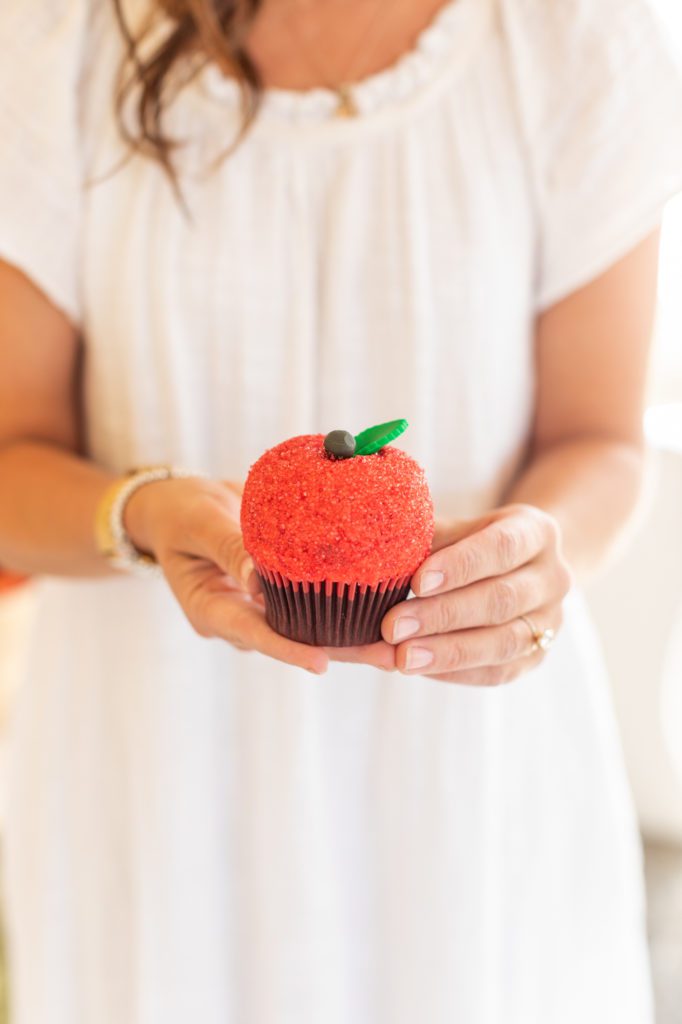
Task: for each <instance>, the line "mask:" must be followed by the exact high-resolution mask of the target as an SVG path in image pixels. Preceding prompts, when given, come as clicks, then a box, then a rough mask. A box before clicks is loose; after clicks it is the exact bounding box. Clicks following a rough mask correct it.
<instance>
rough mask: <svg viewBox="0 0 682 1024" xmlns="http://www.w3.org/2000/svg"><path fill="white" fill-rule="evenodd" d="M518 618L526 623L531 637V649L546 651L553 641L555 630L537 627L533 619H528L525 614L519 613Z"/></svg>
mask: <svg viewBox="0 0 682 1024" xmlns="http://www.w3.org/2000/svg"><path fill="white" fill-rule="evenodd" d="M519 618H520V619H521V620H522V621H523V622H525V623H526V625H527V626H528V628H529V630H530V635H531V637H532V638H533V646H532V647H531V651H548V650H549V649H550V647H551V646H552V644H553V642H554V637H555V636H556V630H554V629H538V628H537V626H536V625H535V623H534V622H533V620H532V619H529V618H528V616H527V615H519Z"/></svg>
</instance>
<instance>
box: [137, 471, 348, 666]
mask: <svg viewBox="0 0 682 1024" xmlns="http://www.w3.org/2000/svg"><path fill="white" fill-rule="evenodd" d="M240 503H241V488H240V487H239V485H238V484H234V483H230V482H225V483H221V482H217V481H211V480H205V479H203V478H199V477H184V478H178V479H171V480H159V481H156V482H154V483H148V484H145V485H144V486H143V487H140V488H139V489H138V490H137V491H135V493H134V494H133V495H132V497H131V498H130V500H129V501H128V504H127V505H126V509H125V519H124V521H125V527H126V530H127V532H128V534H129V536H130V538H131V540H132V542H133V543H134V544H135V546H136V547H138V548H139V549H140V550H142V551H148V552H150V553H151V554H153V555H154V557H155V558H156V559H157V560H158V562H159V564H160V565H161V568H162V569H163V571H164V574H165V576H166V579H167V580H168V583H169V585H170V587H171V589H172V591H173V593H174V594H175V596H176V598H177V600H178V601H179V603H180V606H181V608H182V610H183V611H184V613H185V615H186V616H187V618H188V620H189V622H190V624H191V625H192V627H193V628H194V629H195V631H196V632H197V633H198V634H199V635H200V636H203V637H218V638H220V639H222V640H226V641H227V642H228V643H230V644H232V646H233V647H236V648H238V649H239V650H242V651H259V652H260V653H261V654H266V655H268V656H269V657H271V658H276V659H277V660H278V661H284V662H287V663H288V664H290V665H298V666H299V667H300V668H304V669H306V670H307V671H308V672H313V673H315V674H318V675H320V674H322V673H323V672H325V671H326V669H327V665H328V663H329V657H328V654H327V653H326V652H325V651H324V650H323V649H322V648H319V647H311V646H309V645H308V644H301V643H297V642H296V641H294V640H289V639H287V638H286V637H283V636H280V635H279V633H276V632H275V631H274V630H273V629H271V627H270V626H269V625H268V623H267V622H266V619H265V612H264V610H263V599H262V596H261V595H260V590H259V586H258V580H257V577H256V574H255V571H254V567H253V562H252V561H251V558H250V557H249V555H248V554H247V552H246V550H245V549H244V544H243V542H242V534H241V529H240V526H239V510H240Z"/></svg>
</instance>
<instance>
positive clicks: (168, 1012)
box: [0, 0, 682, 1024]
mask: <svg viewBox="0 0 682 1024" xmlns="http://www.w3.org/2000/svg"><path fill="white" fill-rule="evenodd" d="M142 13H143V11H142V10H141V9H139V10H138V11H134V12H133V17H136V16H137V15H138V14H139V15H140V16H141V15H142ZM163 29H164V27H163V26H160V27H159V31H163ZM0 43H1V52H2V55H3V60H2V63H1V64H0V137H2V139H3V140H4V143H3V147H2V152H1V153H0V256H2V257H3V258H4V259H6V260H9V261H10V262H12V263H14V264H16V265H17V266H19V267H20V268H22V269H23V270H24V271H25V272H26V273H27V274H28V275H29V276H30V277H32V278H33V280H34V281H35V282H36V284H37V285H38V286H39V287H40V288H41V289H42V290H43V291H44V292H45V293H46V294H47V296H48V297H49V298H50V299H51V300H52V301H53V302H54V303H55V304H56V305H57V306H58V307H60V308H61V309H62V310H63V311H64V312H65V313H66V314H67V315H68V316H69V317H70V318H71V320H72V321H73V322H74V323H75V324H76V325H77V326H78V328H79V329H80V330H81V332H82V335H83V338H84V344H85V362H84V370H83V374H84V390H85V406H86V416H85V418H86V425H87V444H88V449H89V452H90V453H91V456H92V458H93V459H95V460H96V461H97V462H99V463H101V464H103V465H105V466H107V467H110V468H112V469H114V470H117V471H124V470H126V469H128V468H129V467H130V466H135V465H144V464H149V463H155V462H173V463H176V464H180V465H183V466H186V467H192V468H196V469H197V470H202V471H205V472H207V473H210V474H212V475H214V476H216V477H220V478H230V479H238V480H240V479H241V480H243V479H244V477H245V475H246V472H247V470H248V467H249V465H250V464H251V463H252V462H253V461H255V459H256V458H257V457H258V456H259V455H260V454H261V452H262V451H263V450H264V449H265V448H267V447H270V446H271V445H273V444H275V443H277V442H279V441H281V440H283V439H285V438H287V437H290V436H292V435H294V434H298V433H305V432H311V431H321V432H326V431H327V430H330V429H332V428H337V427H343V428H347V429H350V430H353V431H358V430H360V429H361V428H363V427H365V426H368V425H370V424H372V423H376V422H381V421H382V420H384V419H391V418H394V417H397V416H406V417H407V419H408V420H409V422H410V429H409V431H408V432H407V433H406V434H405V435H404V438H402V439H401V444H402V442H403V441H404V445H403V446H404V447H405V448H406V449H407V450H408V451H409V452H410V453H411V454H412V455H414V456H415V457H416V458H417V459H418V460H419V461H420V462H421V463H422V464H423V465H424V466H425V468H426V471H427V474H428V478H429V481H430V484H431V487H432V491H433V494H434V500H435V504H436V508H437V512H438V514H439V515H441V516H470V515H476V514H479V513H482V512H483V511H484V510H487V509H489V508H490V507H491V506H494V505H495V504H496V503H498V502H499V500H500V496H501V495H502V493H503V491H504V488H505V486H506V485H507V484H508V482H509V481H510V480H511V479H512V478H513V476H514V474H515V472H516V471H517V469H518V466H519V464H520V461H521V460H522V459H523V457H524V453H525V448H526V444H527V438H528V432H529V427H530V422H531V416H532V407H533V398H534V359H533V323H534V318H535V316H536V314H537V313H538V312H539V311H541V310H543V309H545V308H547V307H549V306H550V305H552V304H553V303H554V302H556V301H557V300H559V299H561V298H562V297H564V296H566V295H568V294H569V293H570V292H571V291H573V290H574V289H576V288H578V287H580V286H581V285H583V284H585V283H586V282H588V281H589V280H591V279H592V278H594V277H595V276H596V275H598V274H599V273H601V272H602V271H604V270H605V269H606V268H607V267H609V266H610V265H611V264H613V263H614V262H615V261H616V260H617V259H618V258H620V257H621V256H622V255H624V254H625V253H626V252H627V251H628V250H629V249H630V248H632V247H633V246H634V245H635V244H636V243H637V242H638V241H640V240H641V239H642V238H643V237H644V236H645V235H646V234H647V233H648V232H649V231H650V230H652V229H653V227H654V226H655V224H656V223H657V222H658V220H659V218H660V215H661V210H662V207H663V204H664V202H665V201H666V200H667V199H668V198H669V197H670V196H671V195H673V194H674V193H675V192H676V191H678V190H679V189H680V188H681V187H682V131H681V130H680V129H682V98H681V97H682V93H681V90H680V84H679V79H678V76H677V72H676V71H675V70H674V63H673V61H672V59H671V57H670V55H669V54H668V52H667V50H666V45H665V42H664V40H663V38H662V34H661V31H660V28H659V27H658V24H657V22H656V21H655V19H654V17H653V15H652V13H651V10H650V8H649V6H648V4H647V3H646V2H644V0H600V2H599V3H595V2H594V0H455V2H450V3H447V4H446V5H445V6H444V7H443V8H442V9H441V11H440V12H439V14H438V15H437V16H436V18H435V19H434V21H433V22H432V23H431V25H430V26H429V27H428V28H427V29H426V30H424V31H423V32H422V33H421V35H420V36H419V39H418V41H417V43H416V45H415V47H414V49H413V50H412V51H411V52H409V53H408V54H406V55H405V57H404V58H403V59H401V60H400V61H399V62H398V63H397V64H395V65H394V66H392V67H391V68H389V69H388V70H386V71H384V72H381V73H379V74H376V75H373V76H371V77H370V78H368V79H367V80H366V81H364V82H363V83H361V85H360V86H359V87H358V90H357V101H358V105H359V107H360V116H359V117H358V118H357V119H354V120H350V121H342V120H337V119H334V118H333V117H332V116H331V114H332V111H333V107H334V97H333V96H332V95H331V94H330V93H329V92H327V91H326V90H324V89H318V90H312V91H310V92H307V93H303V94H295V93H291V92H287V91H284V90H271V91H269V92H268V93H267V95H266V97H265V101H264V105H263V109H262V111H261V114H260V116H259V119H258V121H257V122H256V125H255V126H254V128H253V130H252V131H251V132H250V134H249V135H248V136H247V138H246V139H245V140H244V141H243V143H242V144H241V145H240V146H239V147H238V148H237V150H236V151H235V152H234V153H233V155H231V156H230V157H229V158H228V159H227V160H225V161H224V162H222V163H219V164H218V165H217V168H216V169H215V170H214V171H213V173H208V172H207V167H208V165H209V164H211V162H212V161H215V158H216V156H218V155H219V154H220V152H221V150H222V149H223V148H224V147H225V146H226V145H227V144H229V142H230V140H231V139H232V138H233V137H234V131H235V127H236V125H237V123H238V116H239V114H238V96H237V90H236V87H235V85H234V83H233V82H231V81H229V80H227V79H225V78H223V77H222V76H221V74H220V73H219V72H218V70H217V69H216V68H215V67H208V68H204V69H203V70H202V71H200V72H199V73H198V74H197V76H196V78H195V79H194V81H193V82H192V84H191V85H190V86H188V87H187V88H185V89H184V90H183V91H182V92H181V93H180V94H179V95H178V97H177V98H176V100H175V102H174V104H173V106H172V108H171V110H170V112H169V120H168V128H169V130H170V132H171V134H173V135H176V136H177V137H178V138H181V139H185V140H187V144H186V145H185V147H184V148H182V149H181V150H180V151H179V153H178V161H179V167H180V172H181V178H182V188H183V194H184V198H185V202H186V204H187V208H188V211H189V216H186V215H185V214H184V213H183V211H182V208H181V207H180V205H179V204H178V203H177V202H176V200H175V198H174V196H173V194H172V191H171V189H170V187H169V186H168V183H167V181H166V179H165V178H164V175H163V173H162V172H161V170H160V169H159V167H158V166H157V165H155V164H154V163H152V162H151V161H149V160H146V159H143V158H141V157H132V158H131V159H129V160H128V161H126V162H124V163H123V164H122V165H121V166H118V169H116V168H117V165H119V164H120V157H121V155H122V153H123V152H124V149H123V146H122V143H121V142H120V140H119V137H118V134H117V130H116V127H115V123H114V119H113V115H112V92H113V82H114V78H115V74H116V70H117V66H118V62H119V60H120V57H121V52H122V44H121V41H120V38H119V35H118V32H117V29H116V27H115V24H114V21H113V16H112V13H111V5H110V4H109V3H107V2H104V0H99V2H96V0H91V2H86V0H53V2H52V3H50V4H44V3H38V2H37V0H33V2H26V0H5V2H4V3H3V4H2V7H1V9H0ZM110 172H113V173H110ZM585 386H586V387H589V386H590V381H589V380H588V379H586V381H585ZM38 590H39V601H38V605H39V607H38V612H37V618H36V622H35V626H34V639H33V643H32V645H31V655H30V664H29V667H28V678H27V679H26V682H25V686H24V688H23V691H22V693H21V696H20V701H19V704H18V706H17V709H16V713H15V715H14V719H13V725H12V735H11V750H10V769H11V770H10V775H9V780H8V794H7V801H8V802H7V820H6V863H5V871H4V880H3V881H4V901H3V906H4V908H5V909H6V913H7V919H8V932H9V957H10V966H11V995H12V1001H13V1012H14V1021H15V1022H16V1024H186V1022H188V1021H197V1022H201V1024H275V1022H276V1024H286V1022H290V1024H320V1022H321V1021H324V1022H325V1024H415V1022H417V1021H419V1022H425V1024H446V1022H447V1024H575V1022H577V1021H579V1022H580V1024H607V1022H609V1021H618V1022H619V1024H651V1021H652V1020H653V1016H652V1009H651V998H650V986H649V973H648V963H647V954H646V943H645V927H644V903H643V891H642V888H643V887H642V864H641V851H640V844H639V838H638V833H637V826H636V821H635V817H634V813H633V807H632V802H631V797H630V794H629V790H628V787H627V783H626V778H625V771H624V765H623V761H622V754H621V750H620V746H619V740H618V736H617V732H616V729H615V725H614V718H613V711H612V707H611V700H610V695H609V691H608V684H607V681H606V680H605V678H604V673H603V667H602V663H601V659H600V653H599V649H598V645H597V642H596V639H595V636H594V634H593V630H592V626H591V624H590V622H589V620H588V618H587V616H586V613H585V610H584V606H583V601H582V598H581V596H580V594H579V593H578V592H577V591H574V592H572V594H571V595H570V596H569V599H568V600H567V604H566V621H565V625H564V627H563V629H562V631H561V633H560V635H559V637H558V638H557V641H556V644H555V646H554V648H553V649H552V650H551V651H550V652H549V654H548V655H547V657H546V658H545V660H544V661H543V663H542V665H541V666H540V667H539V668H537V669H536V670H534V671H533V672H531V673H530V674H528V675H527V676H525V677H523V678H522V679H520V680H518V681H516V682H514V683H513V684H511V685H508V686H504V687H497V688H492V689H488V690H485V689H477V688H473V687H471V688H470V687H462V686H452V685H447V684H444V683H441V682H436V681H430V680H428V679H425V678H406V677H403V676H401V675H398V674H390V675H386V674H383V673H381V672H378V671H376V670H373V669H370V668H366V667H354V666H342V665H335V666H332V668H331V669H330V671H329V673H328V674H327V676H326V677H324V678H321V679H320V678H314V677H312V676H310V675H308V674H306V673H305V672H302V671H299V670H296V669H294V668H290V667H286V666H284V665H281V664H278V663H274V662H272V661H269V660H267V659H265V658H263V657H261V656H259V655H256V654H244V653H239V652H236V651H234V650H232V649H231V648H230V647H229V646H227V645H226V644H224V643H221V642H219V641H207V640H204V639H201V638H199V637H198V636H196V635H195V634H194V633H193V632H192V630H191V628H190V626H189V625H188V624H187V623H186V621H185V619H184V617H183V615H182V613H181V612H180V610H179V608H178V607H177V606H176V604H175V602H174V600H173V598H172V596H171V595H170V592H169V591H168V590H167V588H166V586H165V585H164V584H163V582H161V581H158V580H139V579H133V578H123V577H121V578H114V579H106V580H99V581H65V580H58V579H54V580H45V581H44V582H42V583H41V584H40V585H39V588H38Z"/></svg>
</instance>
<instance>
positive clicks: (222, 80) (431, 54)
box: [198, 0, 487, 121]
mask: <svg viewBox="0 0 682 1024" xmlns="http://www.w3.org/2000/svg"><path fill="white" fill-rule="evenodd" d="M486 6H487V4H486V2H485V0H447V2H446V3H445V4H444V5H443V6H442V7H441V8H440V9H439V10H438V11H437V12H436V14H435V16H434V17H433V19H432V20H431V22H430V23H429V24H428V25H427V26H426V27H425V28H424V29H422V31H421V32H420V33H419V35H418V37H417V40H416V42H415V44H414V46H413V47H412V48H411V49H410V50H408V51H407V52H406V53H404V54H403V55H402V57H399V58H398V60H397V61H396V62H395V63H394V64H392V65H390V66H389V67H388V68H385V69H384V70H382V71H377V72H375V73H374V74H371V75H369V76H368V77H366V78H364V79H362V80H361V81H359V82H357V83H355V84H353V86H352V96H353V101H354V103H355V105H356V106H357V109H358V114H359V116H360V118H364V117H366V116H367V115H369V114H373V113H375V112H378V111H380V110H382V109H384V108H389V107H394V106H398V105H400V104H401V103H403V102H405V101H406V100H409V99H411V98H412V97H413V96H415V95H416V94H417V93H419V91H420V90H421V89H423V88H424V87H425V86H427V85H428V84H429V83H430V82H431V81H432V80H433V79H434V77H435V76H437V74H438V72H439V71H440V70H441V69H445V68H446V67H447V66H448V64H449V62H450V61H451V59H452V56H453V52H454V47H455V43H456V41H457V43H459V42H461V43H462V44H463V42H464V40H463V39H460V36H461V34H462V33H463V31H464V30H465V28H466V27H467V26H468V25H469V24H470V22H471V20H472V17H473V16H474V15H475V14H480V12H481V9H482V8H483V7H486ZM198 82H199V85H200V88H201V89H202V91H205V92H206V93H207V94H208V95H210V96H212V97H215V98H216V99H219V100H221V101H222V102H229V103H231V104H232V105H234V106H238V105H239V103H240V90H239V85H238V83H237V81H236V80H235V79H233V78H230V77H228V76H227V75H224V74H223V72H222V71H221V70H220V68H219V67H218V66H217V65H216V64H214V63H210V64H206V65H205V66H204V67H203V68H202V69H201V71H200V72H199V75H198ZM338 103H339V96H338V94H337V93H336V92H335V91H334V90H333V89H328V88H326V87H322V86H320V87H316V88H314V89H307V90H293V89H280V88H266V89H264V90H263V95H262V100H261V107H260V111H259V116H261V115H265V116H268V115H275V116H278V117H285V118H290V119H296V120H299V119H300V120H304V121H305V120H324V119H334V120H335V121H343V120H345V119H337V118H334V114H335V111H336V109H337V107H338ZM352 120H353V121H355V120H356V119H355V118H353V119H352Z"/></svg>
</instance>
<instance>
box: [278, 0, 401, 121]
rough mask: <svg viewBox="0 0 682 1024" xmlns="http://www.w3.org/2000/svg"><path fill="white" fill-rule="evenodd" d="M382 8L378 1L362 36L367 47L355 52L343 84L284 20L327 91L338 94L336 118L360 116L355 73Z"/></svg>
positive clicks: (380, 0)
mask: <svg viewBox="0 0 682 1024" xmlns="http://www.w3.org/2000/svg"><path fill="white" fill-rule="evenodd" d="M382 6H384V4H383V0H377V5H376V7H375V9H374V11H373V13H372V16H371V17H370V19H369V21H368V23H367V25H366V26H365V32H364V34H363V36H362V41H363V43H364V44H365V45H364V46H362V47H361V49H360V50H356V51H355V52H354V54H353V56H352V58H351V62H350V63H349V64H348V66H347V67H346V70H345V74H344V75H343V76H342V80H341V82H334V81H332V80H330V78H329V75H328V73H327V70H326V68H325V67H323V65H322V64H321V63H320V62H319V60H318V58H317V56H316V54H315V53H314V51H312V50H311V49H310V48H309V44H308V42H307V41H306V40H305V39H304V38H303V37H302V36H301V34H300V33H299V32H297V31H296V30H295V29H294V27H293V25H291V23H290V22H289V20H288V19H287V18H285V19H284V23H285V25H286V27H287V31H288V32H289V34H290V35H291V36H292V38H293V39H294V40H295V41H296V42H297V43H298V45H299V48H300V50H301V51H302V53H303V56H304V57H305V58H306V60H307V61H308V64H309V65H310V68H311V69H312V70H313V71H314V72H315V74H316V75H317V76H318V77H319V78H320V79H321V80H322V81H323V82H324V85H325V87H326V88H327V89H329V90H330V91H331V92H333V93H336V97H337V104H336V107H335V108H334V116H335V117H357V116H358V114H359V113H360V111H359V109H358V105H357V103H356V101H355V97H354V95H353V88H354V85H353V71H354V69H355V68H356V67H357V66H358V64H359V61H360V58H361V57H363V56H365V54H366V53H367V52H368V47H367V45H366V44H367V42H368V41H370V42H371V41H372V29H374V27H375V25H376V24H377V23H378V21H379V17H378V16H379V14H380V13H381V9H382ZM392 13H393V14H394V13H395V9H394V10H393V11H392Z"/></svg>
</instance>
